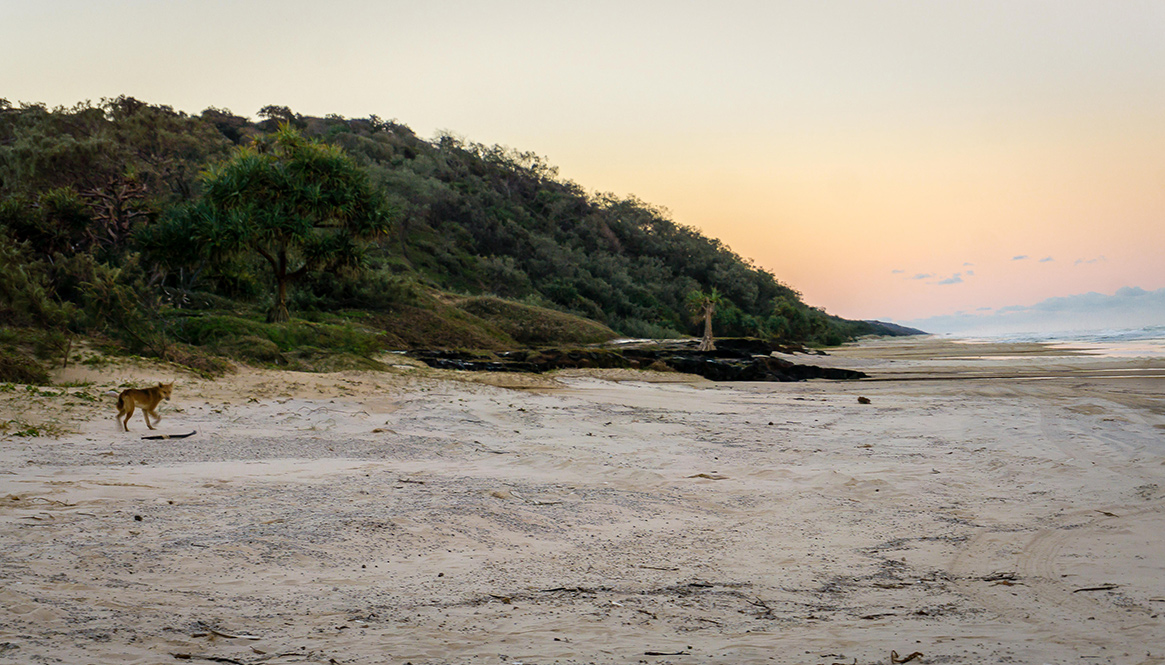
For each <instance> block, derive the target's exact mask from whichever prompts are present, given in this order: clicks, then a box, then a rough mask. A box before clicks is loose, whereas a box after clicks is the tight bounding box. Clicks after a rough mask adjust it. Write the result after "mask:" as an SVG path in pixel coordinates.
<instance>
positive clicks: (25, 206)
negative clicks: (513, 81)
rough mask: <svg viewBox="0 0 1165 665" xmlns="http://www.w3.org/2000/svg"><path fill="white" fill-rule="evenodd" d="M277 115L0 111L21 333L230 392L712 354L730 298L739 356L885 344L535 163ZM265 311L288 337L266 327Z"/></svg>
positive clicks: (131, 106)
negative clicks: (96, 340) (402, 352)
mask: <svg viewBox="0 0 1165 665" xmlns="http://www.w3.org/2000/svg"><path fill="white" fill-rule="evenodd" d="M259 116H260V120H259V121H258V122H253V121H251V120H249V119H247V118H245V117H242V116H237V115H234V114H233V113H231V112H230V111H228V110H225V109H216V108H213V107H211V108H208V109H206V110H205V111H203V112H202V113H201V114H200V115H198V116H188V115H186V114H183V113H180V112H175V111H174V110H173V109H171V108H169V107H167V106H161V105H151V104H146V103H143V102H141V101H138V100H136V99H133V98H131V97H124V96H122V97H117V98H114V99H106V100H102V101H101V102H100V103H99V104H90V103H88V102H86V103H82V104H78V105H76V106H74V107H70V108H55V109H48V108H46V107H44V106H43V105H37V104H18V105H13V104H10V103H7V102H4V103H0V317H2V318H3V320H5V321H6V322H11V323H13V324H18V325H26V326H36V327H38V328H42V329H44V330H49V331H55V332H54V335H55V337H54V339H56V340H58V341H57V342H55V343H56V344H60V343H67V339H68V337H67V336H68V335H69V334H76V333H90V334H97V335H102V336H104V338H107V339H110V340H114V341H116V342H117V344H118V345H119V346H120V347H121V348H122V349H123V350H126V351H129V352H132V353H139V354H145V355H153V356H157V357H161V358H165V359H169V360H173V361H175V362H180V363H182V364H185V365H187V366H189V367H192V368H194V369H196V371H200V372H204V373H208V374H213V373H216V372H221V371H226V365H225V363H224V362H223V361H221V360H219V359H217V358H215V357H214V356H213V355H211V353H212V352H213V353H222V354H225V355H227V356H229V357H232V358H239V359H244V360H248V361H250V362H259V363H265V364H272V365H280V366H288V367H290V366H298V367H317V368H318V367H324V366H328V365H329V363H331V362H332V361H331V360H329V358H332V359H338V360H336V362H337V363H338V364H339V365H349V366H355V365H359V362H358V361H357V360H355V359H356V358H367V357H368V356H369V355H371V354H373V353H375V352H376V351H378V350H380V349H387V348H407V347H445V348H457V347H461V348H483V349H499V350H500V349H510V348H515V347H518V346H522V345H536V344H543V343H546V344H550V343H574V342H576V341H577V342H578V343H582V342H583V341H584V340H591V339H596V340H597V339H601V338H603V337H604V336H609V335H613V334H615V333H616V332H617V333H618V334H621V335H627V336H637V337H669V336H680V335H683V334H699V333H700V328H701V321H702V320H703V319H701V321H694V320H693V317H692V314H693V312H692V310H691V308H690V307H689V303H688V300H687V298H688V294H689V293H692V292H698V293H704V294H708V293H716V294H718V295H719V300H718V302H717V303H716V306H715V308H714V311H713V312H712V314H711V319H710V323H711V324H712V325H713V326H714V327H715V330H716V332H717V333H718V334H720V335H724V336H751V337H762V338H768V339H776V340H780V341H784V342H793V343H806V344H815V345H821V344H835V343H839V342H841V341H844V340H846V339H850V338H852V337H853V336H855V335H859V334H869V333H872V332H877V331H878V329H876V328H873V327H871V326H870V325H869V324H865V323H862V322H852V321H844V320H842V319H838V318H837V317H833V316H830V315H828V314H826V313H825V312H823V311H821V310H819V309H815V308H812V307H809V306H807V305H805V303H803V302H802V301H801V299H800V295H799V294H798V293H797V292H796V291H794V290H793V289H791V288H789V287H788V286H786V285H784V284H782V283H781V282H779V281H778V280H777V278H776V277H775V276H774V275H772V274H771V273H769V272H768V271H765V270H761V269H759V268H757V267H756V266H754V265H752V264H751V263H750V262H749V261H747V260H745V259H743V258H742V257H740V256H738V255H737V254H735V253H734V252H732V251H731V250H730V249H729V248H727V247H725V246H724V245H723V244H722V243H721V242H720V241H718V240H716V239H713V238H708V237H706V236H704V235H702V234H701V233H699V232H697V231H696V230H694V229H692V228H689V227H686V226H683V225H681V224H677V223H676V222H674V221H673V220H672V219H671V218H670V215H669V213H668V212H667V210H665V209H663V208H661V207H658V206H654V205H651V204H648V203H645V202H643V201H641V200H639V199H637V198H635V197H620V196H615V195H612V194H601V193H596V194H590V193H587V192H586V191H585V190H584V189H583V188H582V187H580V186H579V185H577V184H575V183H573V182H570V181H567V180H564V179H562V178H561V177H560V176H559V174H558V172H557V170H556V169H555V168H554V167H553V166H552V165H550V164H548V163H547V162H546V161H545V160H544V159H543V158H541V157H539V156H538V155H536V154H534V153H530V152H522V151H518V150H514V149H511V148H506V147H502V146H484V145H481V144H476V143H472V142H468V141H465V140H463V139H461V138H458V137H456V136H453V135H449V134H445V135H440V136H438V137H437V138H435V139H434V140H432V141H427V140H424V139H421V138H418V137H417V136H416V134H415V133H414V132H413V131H412V130H411V129H409V128H408V127H407V126H405V125H403V124H401V123H399V122H397V121H395V120H383V119H381V118H379V117H377V116H369V117H368V118H355V119H348V118H344V117H341V116H337V115H329V116H327V117H324V118H318V117H310V116H302V115H300V114H297V113H295V112H293V111H292V110H291V109H289V108H287V107H284V106H278V105H270V106H266V107H264V108H263V109H261V110H260V112H259ZM232 146H234V147H232ZM389 211H391V215H390V213H389ZM390 216H391V217H392V224H389V218H390ZM440 292H445V293H458V294H461V295H460V296H458V297H443V296H439V295H434V294H439V293H440ZM289 308H294V309H295V311H296V312H297V317H298V320H296V321H291V320H290V312H289V311H288V310H289ZM264 309H265V310H267V311H268V318H270V319H272V321H274V322H275V323H279V324H280V325H286V326H288V327H287V328H286V329H282V328H264V327H259V328H255V327H254V326H252V325H251V324H255V325H265V324H262V322H261V321H259V320H257V319H258V318H261V317H257V316H253V315H252V314H253V313H255V312H258V311H260V310H264ZM357 310H359V311H360V312H363V313H364V314H362V315H359V316H358V315H356V314H355V313H354V312H355V311H357ZM568 315H573V316H576V317H585V318H586V319H591V320H592V321H593V322H595V323H583V322H582V321H580V320H579V319H577V318H570V316H568ZM216 317H218V318H216ZM221 317H228V318H229V317H234V322H233V323H231V324H230V325H229V326H228V325H226V323H224V322H223V321H222V320H220V319H221ZM200 319H206V322H205V324H202V326H201V327H199V324H197V323H196V322H197V321H198V320H200ZM309 320H310V321H309ZM244 322H249V323H244ZM215 326H225V328H224V329H223V330H222V331H221V332H220V333H214V334H212V333H213V330H215V329H216V328H215ZM311 326H315V328H311ZM319 326H325V327H326V326H339V327H340V328H344V329H359V330H362V331H363V332H360V333H359V334H356V333H351V334H352V335H355V337H353V338H352V339H345V338H344V335H340V334H339V333H337V332H335V331H329V330H325V329H321V328H319ZM604 326H606V327H604ZM227 328H233V330H230V331H228V330H227ZM309 329H310V334H309V332H308V330H309ZM228 332H229V334H228ZM365 338H368V339H372V340H374V342H368V343H365V342H360V343H357V342H356V341H354V340H356V339H365ZM61 340H66V341H65V342H61ZM333 344H334V345H335V346H333ZM51 347H52V345H51V344H48V345H47V346H45V347H44V349H47V350H44V351H43V352H44V353H47V354H48V356H49V357H51V356H52V355H53V353H54V352H53V351H52V350H51ZM30 349H31V347H30ZM29 352H30V353H32V351H31V350H30V351H29ZM354 363H355V365H353V364H354Z"/></svg>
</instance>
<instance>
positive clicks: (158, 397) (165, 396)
mask: <svg viewBox="0 0 1165 665" xmlns="http://www.w3.org/2000/svg"><path fill="white" fill-rule="evenodd" d="M173 388H174V383H173V382H171V383H159V384H158V385H156V386H154V387H153V388H145V389H139V388H129V389H128V390H123V391H121V394H120V395H118V396H117V422H119V423H121V426H122V427H124V428H125V431H127V432H128V431H129V417H130V416H132V415H133V409H134V406H140V407H142V417H143V418H145V419H146V427H149V428H150V429H154V426H153V425H151V424H150V416H153V417H154V422H155V423H156V422H158V421H159V420H161V419H162V416H159V415H158V412H157V411H155V410H154V409H156V408H158V403H159V402H161V401H162V400H166V401H167V402H169V401H170V391H171V390H172V389H173ZM123 415H124V416H125V420H122V418H121V417H122V416H123Z"/></svg>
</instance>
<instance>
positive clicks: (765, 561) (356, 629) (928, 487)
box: [0, 338, 1165, 665]
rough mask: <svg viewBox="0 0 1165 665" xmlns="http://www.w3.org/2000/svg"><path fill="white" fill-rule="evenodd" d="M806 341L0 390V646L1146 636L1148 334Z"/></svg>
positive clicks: (1153, 430)
mask: <svg viewBox="0 0 1165 665" xmlns="http://www.w3.org/2000/svg"><path fill="white" fill-rule="evenodd" d="M795 359H796V361H798V362H806V363H811V364H822V365H826V364H829V365H832V366H836V367H846V368H851V369H858V370H862V371H865V372H867V373H868V374H869V375H870V377H871V378H869V379H863V380H860V381H850V382H832V381H809V382H804V383H764V384H761V383H734V384H726V383H712V382H708V381H705V380H702V379H697V378H693V377H690V376H685V375H678V374H669V373H655V372H638V371H593V372H584V371H570V372H560V373H554V374H549V375H541V376H527V375H488V374H464V373H454V372H442V371H437V370H430V369H428V368H424V367H418V366H416V364H415V363H413V362H411V361H408V360H404V359H400V360H397V361H394V363H395V364H394V366H393V368H392V369H391V371H388V372H379V373H375V372H349V373H338V374H300V373H288V372H275V371H268V370H257V369H248V368H241V369H240V370H239V372H237V373H235V374H232V375H228V376H226V377H223V378H219V379H215V380H205V379H200V378H197V377H194V376H192V375H189V374H186V373H183V372H181V371H179V370H177V369H175V368H172V367H168V366H163V365H153V364H148V363H144V362H128V361H127V362H119V363H115V364H110V365H105V366H96V367H89V366H76V367H70V368H69V369H68V370H64V371H61V372H59V373H58V375H57V376H56V379H57V381H58V383H59V384H61V385H68V386H71V387H46V388H26V387H25V386H14V387H12V389H11V390H4V391H0V421H5V422H10V423H11V422H18V423H20V424H21V425H22V426H23V425H28V426H36V427H39V428H40V432H41V433H42V434H46V435H42V436H18V435H17V434H19V433H20V432H18V431H17V430H18V429H19V428H18V427H16V426H14V425H12V426H10V427H9V428H8V432H7V433H6V434H4V435H0V543H2V544H3V546H2V547H0V579H2V581H3V585H2V587H0V663H143V664H146V663H149V664H154V663H171V662H192V663H198V662H226V663H248V664H250V663H272V664H280V663H340V664H345V665H346V664H349V663H394V664H401V665H403V664H404V663H412V664H413V665H423V664H435V663H491V664H507V665H517V664H518V663H525V664H531V663H638V662H646V663H815V664H816V663H825V664H831V663H846V664H847V665H849V664H852V663H858V664H863V665H864V664H867V663H891V662H892V654H897V657H896V658H895V659H894V660H896V661H904V660H906V659H907V658H908V657H909V656H911V655H912V654H914V653H916V652H919V653H921V654H922V655H921V656H916V657H915V658H914V659H912V660H911V661H910V662H921V663H968V664H969V663H997V662H998V663H1036V664H1040V663H1055V664H1062V663H1063V664H1066V663H1121V664H1125V663H1128V664H1150V663H1165V556H1162V552H1165V360H1162V359H1156V360H1145V359H1113V358H1103V357H1096V356H1091V355H1087V354H1084V353H1080V352H1077V351H1072V350H1063V349H1054V348H1051V347H1046V346H1040V345H1035V344H1027V345H1024V344H1012V345H1001V344H994V345H993V344H974V345H971V344H959V343H955V342H951V341H945V340H939V339H934V338H925V339H897V340H871V341H866V342H863V343H861V344H858V345H854V346H848V347H843V348H841V349H838V350H836V351H832V352H831V354H830V355H829V356H826V357H815V356H809V357H806V356H797V357H796V358H795ZM159 380H162V381H170V380H174V381H175V388H174V397H173V400H172V401H171V402H168V403H165V404H163V406H162V407H161V408H160V412H161V413H162V415H163V420H162V421H161V423H160V424H159V426H158V428H159V429H158V432H157V433H169V434H178V433H184V432H189V431H192V430H194V431H196V432H197V433H196V434H195V435H194V436H191V437H189V438H184V439H169V440H143V439H142V438H141V437H142V436H143V435H145V434H154V432H149V431H148V430H146V428H145V424H144V422H143V421H142V417H141V414H140V412H139V413H137V414H135V416H134V418H133V419H132V420H131V421H130V428H131V431H130V432H128V433H126V432H122V431H120V426H119V425H118V424H117V423H116V422H115V420H114V406H113V404H114V401H115V398H114V397H111V396H109V395H107V394H106V391H108V390H119V389H120V388H121V387H122V386H123V385H125V384H134V385H149V384H151V383H153V382H156V381H159ZM859 397H865V398H867V399H868V400H869V403H868V404H863V403H859V401H858V398H859Z"/></svg>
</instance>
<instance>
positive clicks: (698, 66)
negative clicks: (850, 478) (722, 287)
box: [0, 0, 1165, 324]
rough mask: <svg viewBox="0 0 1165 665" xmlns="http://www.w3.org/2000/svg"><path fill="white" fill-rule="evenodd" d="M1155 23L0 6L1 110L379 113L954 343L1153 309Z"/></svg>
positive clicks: (1160, 166) (1157, 257)
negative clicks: (552, 173) (1064, 305)
mask: <svg viewBox="0 0 1165 665" xmlns="http://www.w3.org/2000/svg"><path fill="white" fill-rule="evenodd" d="M1162 26H1165V2H1160V1H1158V0H1151V1H1137V0H1122V1H1121V2H1110V1H1107V0H1105V1H1088V2H1084V1H1080V0H1055V1H1052V0H1046V1H1036V0H1004V1H996V0H973V1H971V0H967V1H960V0H948V1H944V2H933V1H931V0H926V1H916V2H908V1H894V2H878V1H875V0H866V1H861V2H844V1H818V0H805V1H782V0H767V1H764V2H742V1H732V0H721V1H719V2H715V3H712V2H707V1H700V2H688V1H685V0H667V1H664V0H652V1H647V0H644V1H636V0H620V1H618V2H609V1H606V0H590V1H587V2H578V1H575V2H565V1H561V2H560V1H557V0H531V1H516V0H492V1H489V2H486V1H450V2H441V1H430V2H416V1H415V0H410V1H408V2H397V1H393V0H381V1H375V2H374V1H371V0H369V1H357V0H330V1H329V2H326V3H325V2H318V1H315V2H302V1H300V0H282V1H280V2H248V1H246V0H232V1H215V0H201V1H197V2H195V1H188V0H152V1H150V0H102V1H101V2H92V1H91V0H0V98H6V99H8V100H9V101H11V102H13V103H17V102H42V103H46V104H48V105H49V106H56V105H72V104H74V103H77V102H79V101H83V100H92V101H98V100H100V99H101V98H103V97H115V96H117V95H121V94H125V95H130V96H133V97H136V98H138V99H141V100H143V101H147V102H150V103H155V104H167V105H170V106H172V107H174V108H175V109H178V110H181V111H186V112H188V113H198V112H200V111H201V110H202V109H204V108H207V107H209V106H215V107H218V108H227V109H230V110H232V111H233V112H235V113H237V114H240V115H245V116H249V117H252V118H254V117H256V114H257V111H258V110H259V109H260V108H262V107H263V106H266V105H268V104H276V105H283V106H288V107H290V108H291V109H292V110H293V111H295V112H297V113H301V114H304V115H325V114H329V113H335V114H340V115H344V116H347V117H366V116H368V115H369V114H376V115H378V116H380V117H382V118H386V119H389V118H391V119H396V120H398V121H400V122H403V123H404V124H407V125H408V126H410V127H411V128H413V129H414V130H415V131H416V132H417V133H418V134H419V135H421V136H423V137H433V136H435V135H436V134H437V133H438V132H451V133H453V134H456V135H458V136H462V137H464V138H466V139H468V140H471V141H475V142H479V143H485V144H502V145H507V146H510V147H513V148H517V149H520V150H523V151H533V152H536V153H538V154H540V155H542V156H544V157H545V158H546V159H547V160H548V161H549V162H550V163H552V164H555V165H557V166H558V168H559V173H560V175H561V176H562V177H563V178H566V179H569V180H573V181H574V182H576V183H578V184H579V185H581V186H582V187H583V188H584V189H586V190H588V191H595V192H612V193H615V194H618V195H635V196H637V197H639V198H640V199H643V200H645V201H647V202H650V203H652V204H656V205H659V206H663V207H665V208H667V209H668V210H669V211H670V212H671V215H672V218H673V219H674V220H675V221H676V222H678V223H680V224H685V225H688V226H692V227H695V228H697V229H699V230H700V231H702V232H704V233H705V234H707V235H710V236H713V237H717V238H720V239H721V240H723V241H724V242H725V243H726V244H727V245H728V246H729V247H731V248H733V250H735V251H736V252H737V253H738V254H740V255H741V256H743V257H745V258H748V259H750V260H752V261H754V262H755V263H756V264H757V265H758V266H760V267H762V268H764V269H767V270H769V271H771V272H772V273H773V274H775V275H776V276H777V277H778V279H780V280H781V281H782V282H784V283H785V284H788V285H789V286H792V287H793V288H795V289H797V290H798V291H800V292H801V293H802V294H803V295H804V298H805V300H806V302H808V303H809V304H811V305H814V306H818V307H822V308H824V309H825V310H827V311H829V312H830V313H832V314H837V315H840V316H844V317H847V318H863V319H870V318H877V319H883V320H891V321H898V322H919V321H934V320H937V319H936V317H944V318H943V320H946V321H952V320H956V319H958V318H959V317H963V318H966V317H991V316H996V317H997V316H998V315H999V313H1000V312H1004V313H1006V312H1008V311H1014V310H1012V309H1008V308H1017V307H1018V308H1023V307H1029V308H1034V307H1038V306H1039V305H1040V303H1044V302H1046V301H1048V300H1049V299H1056V298H1068V297H1071V296H1079V295H1083V294H1088V293H1093V294H1097V295H1100V296H1104V297H1110V298H1119V297H1120V296H1119V295H1118V291H1120V290H1121V289H1141V290H1144V291H1146V292H1155V291H1157V290H1159V289H1162V288H1165V251H1163V248H1165V38H1162V35H1163V34H1165V33H1163V32H1162ZM1121 293H1126V294H1127V293H1133V291H1123V292H1121ZM1146 300H1149V301H1153V302H1157V301H1159V300H1160V298H1156V299H1154V298H1149V299H1146ZM1079 302H1080V303H1084V302H1085V301H1079ZM1137 302H1140V301H1137ZM1154 316H1159V317H1160V318H1159V320H1158V319H1154V318H1153V317H1154ZM1149 322H1150V323H1157V324H1165V308H1161V309H1160V311H1157V313H1156V314H1150V315H1149ZM1069 323H1071V322H1070V321H1069Z"/></svg>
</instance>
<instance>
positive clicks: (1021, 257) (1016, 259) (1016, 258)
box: [1011, 254, 1027, 261]
mask: <svg viewBox="0 0 1165 665" xmlns="http://www.w3.org/2000/svg"><path fill="white" fill-rule="evenodd" d="M1026 258H1027V254H1020V255H1019V256H1013V257H1011V260H1012V261H1023V260H1024V259H1026Z"/></svg>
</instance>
